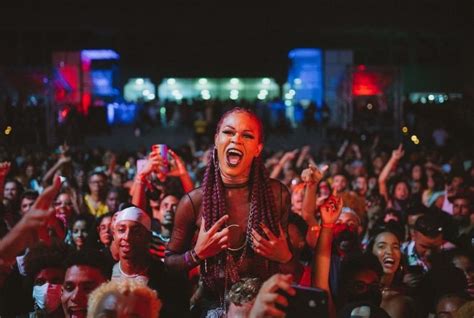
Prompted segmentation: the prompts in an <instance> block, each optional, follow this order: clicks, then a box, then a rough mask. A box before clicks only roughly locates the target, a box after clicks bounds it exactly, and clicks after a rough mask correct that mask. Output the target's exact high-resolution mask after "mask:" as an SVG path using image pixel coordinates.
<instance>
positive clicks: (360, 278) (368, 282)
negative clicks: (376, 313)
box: [341, 269, 382, 306]
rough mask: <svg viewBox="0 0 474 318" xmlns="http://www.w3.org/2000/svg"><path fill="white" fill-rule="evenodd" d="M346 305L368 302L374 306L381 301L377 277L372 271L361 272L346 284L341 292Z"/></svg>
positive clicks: (378, 278)
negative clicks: (354, 302)
mask: <svg viewBox="0 0 474 318" xmlns="http://www.w3.org/2000/svg"><path fill="white" fill-rule="evenodd" d="M341 292H342V293H343V294H344V295H345V297H344V298H345V300H346V303H348V302H353V301H370V302H371V303H373V304H374V305H376V306H379V305H380V302H381V301H382V292H381V284H380V277H379V275H378V274H377V273H376V272H374V271H373V270H370V269H366V270H362V271H360V272H358V273H356V274H355V275H354V277H353V278H352V279H351V280H350V281H349V282H347V284H346V285H345V288H344V290H343V291H341Z"/></svg>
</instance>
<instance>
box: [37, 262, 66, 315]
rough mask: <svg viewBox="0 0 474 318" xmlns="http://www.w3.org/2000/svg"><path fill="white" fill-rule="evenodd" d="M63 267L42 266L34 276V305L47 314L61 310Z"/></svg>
mask: <svg viewBox="0 0 474 318" xmlns="http://www.w3.org/2000/svg"><path fill="white" fill-rule="evenodd" d="M64 272H65V271H64V269H62V268H59V267H48V268H43V269H42V270H41V271H40V272H39V273H38V274H37V275H36V277H35V278H34V282H33V295H32V296H33V300H34V302H35V306H36V307H38V308H40V309H41V310H45V311H46V312H47V313H48V314H51V313H53V312H55V311H56V310H57V309H59V310H61V311H62V309H61V308H60V305H61V286H62V284H63V281H64Z"/></svg>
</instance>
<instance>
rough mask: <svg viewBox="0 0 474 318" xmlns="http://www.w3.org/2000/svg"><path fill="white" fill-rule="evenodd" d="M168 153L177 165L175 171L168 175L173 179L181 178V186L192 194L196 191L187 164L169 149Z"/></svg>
mask: <svg viewBox="0 0 474 318" xmlns="http://www.w3.org/2000/svg"><path fill="white" fill-rule="evenodd" d="M168 151H169V153H170V155H171V157H172V158H173V160H174V163H175V165H174V167H173V169H172V170H171V171H170V172H169V174H168V175H169V176H172V177H179V179H180V180H181V184H182V185H183V189H184V192H186V193H188V192H191V191H192V190H193V189H194V182H193V180H192V179H191V177H190V176H189V172H188V170H187V169H186V164H185V163H184V162H183V160H182V159H181V157H180V156H178V155H177V154H176V153H175V152H174V151H173V150H171V149H169V150H168Z"/></svg>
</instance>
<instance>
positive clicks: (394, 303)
mask: <svg viewBox="0 0 474 318" xmlns="http://www.w3.org/2000/svg"><path fill="white" fill-rule="evenodd" d="M381 307H382V308H383V309H384V310H385V311H386V312H387V313H388V314H389V315H390V316H392V317H410V316H411V317H414V316H413V311H414V310H415V302H414V300H413V298H411V297H409V296H406V295H404V294H402V293H394V294H393V295H389V296H388V297H387V298H386V299H384V300H383V304H382V305H381ZM410 313H411V314H410Z"/></svg>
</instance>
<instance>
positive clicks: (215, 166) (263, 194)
mask: <svg viewBox="0 0 474 318" xmlns="http://www.w3.org/2000/svg"><path fill="white" fill-rule="evenodd" d="M239 112H243V113H246V114H248V115H249V116H250V117H251V118H252V119H254V120H255V121H256V122H257V123H258V125H259V130H260V133H259V141H261V140H262V138H263V136H262V133H263V131H262V123H261V121H260V119H259V118H258V117H257V116H256V115H255V114H254V113H252V112H251V111H249V110H247V109H244V108H233V109H231V110H230V111H228V112H226V113H225V114H224V115H223V116H222V118H221V120H220V121H219V123H218V125H217V132H218V131H219V130H220V127H221V125H222V122H223V120H224V119H225V118H226V117H227V116H229V115H231V114H234V113H239ZM250 176H251V177H250V179H249V188H250V211H249V217H248V226H247V229H246V242H247V244H246V246H245V247H244V251H243V252H242V253H243V254H242V256H241V257H242V258H244V257H245V256H246V255H247V254H248V253H251V251H250V250H251V249H249V247H252V238H251V233H252V229H255V230H256V231H258V232H261V231H260V228H259V224H261V223H263V224H265V225H266V226H267V227H268V228H269V229H270V230H271V231H272V232H273V233H274V234H275V235H279V228H278V225H277V222H276V220H275V217H274V215H273V213H272V211H275V200H274V196H273V192H272V189H271V187H270V179H269V176H268V171H267V170H266V169H265V166H264V163H263V160H262V158H261V156H258V157H255V158H254V160H253V162H252V166H251V168H250ZM202 188H203V217H204V222H205V228H206V230H209V229H210V228H211V227H212V225H213V224H215V223H216V222H217V221H218V220H219V219H220V218H221V217H222V216H224V215H225V214H227V208H226V202H225V189H224V184H223V182H222V179H221V175H220V171H219V161H218V158H217V149H216V148H215V147H214V149H213V150H212V151H211V152H210V153H209V160H208V164H207V167H206V172H205V174H204V180H203V184H202ZM205 262H206V266H205V268H207V270H205V271H203V273H202V274H203V278H204V281H205V283H206V285H208V286H209V287H211V288H213V287H216V283H217V281H219V280H220V279H219V277H220V273H222V272H225V270H226V263H227V260H226V255H225V253H220V254H218V255H216V256H215V257H212V258H209V259H206V261H205ZM272 266H273V267H274V265H272ZM270 272H271V271H270ZM237 281H238V277H231V283H236V282H237Z"/></svg>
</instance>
